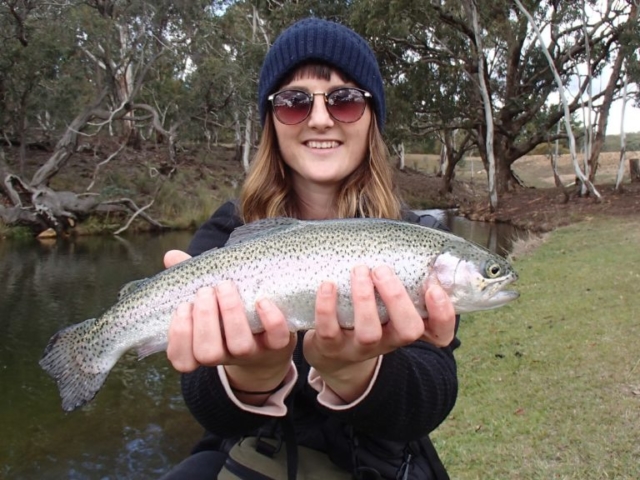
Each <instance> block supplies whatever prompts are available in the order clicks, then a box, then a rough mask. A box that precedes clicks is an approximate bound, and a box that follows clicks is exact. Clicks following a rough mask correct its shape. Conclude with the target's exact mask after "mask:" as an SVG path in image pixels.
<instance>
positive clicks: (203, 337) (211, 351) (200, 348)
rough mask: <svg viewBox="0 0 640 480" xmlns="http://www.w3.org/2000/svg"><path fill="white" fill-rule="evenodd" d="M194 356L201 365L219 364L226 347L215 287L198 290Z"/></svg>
mask: <svg viewBox="0 0 640 480" xmlns="http://www.w3.org/2000/svg"><path fill="white" fill-rule="evenodd" d="M192 315H193V356H194V358H195V361H196V362H198V363H199V364H201V365H218V364H220V363H221V362H222V361H223V360H224V358H225V356H226V349H225V345H224V342H223V337H222V331H221V329H220V319H219V314H218V303H217V300H216V295H215V291H214V289H213V288H210V287H205V288H201V289H200V290H198V292H197V293H196V298H195V299H194V301H193V309H192Z"/></svg>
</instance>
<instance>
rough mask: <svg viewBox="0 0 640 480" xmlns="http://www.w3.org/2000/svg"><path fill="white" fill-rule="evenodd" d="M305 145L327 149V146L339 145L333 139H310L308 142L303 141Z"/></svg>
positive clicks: (334, 146)
mask: <svg viewBox="0 0 640 480" xmlns="http://www.w3.org/2000/svg"><path fill="white" fill-rule="evenodd" d="M305 145H306V146H307V147H309V148H319V149H329V148H337V147H339V146H340V142H336V141H334V140H330V141H325V142H318V141H314V140H310V141H308V142H305Z"/></svg>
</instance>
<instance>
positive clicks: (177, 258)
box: [164, 250, 191, 268]
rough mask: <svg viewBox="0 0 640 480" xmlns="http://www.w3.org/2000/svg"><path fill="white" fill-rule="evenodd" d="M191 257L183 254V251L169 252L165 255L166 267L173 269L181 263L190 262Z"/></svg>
mask: <svg viewBox="0 0 640 480" xmlns="http://www.w3.org/2000/svg"><path fill="white" fill-rule="evenodd" d="M190 258H191V255H189V254H188V253H185V252H183V251H182V250H169V251H168V252H167V253H165V254H164V266H165V267H166V268H169V267H173V266H174V265H177V264H178V263H180V262H184V261H185V260H189V259H190Z"/></svg>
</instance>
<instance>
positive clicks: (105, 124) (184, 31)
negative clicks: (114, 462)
mask: <svg viewBox="0 0 640 480" xmlns="http://www.w3.org/2000/svg"><path fill="white" fill-rule="evenodd" d="M8 4H9V2H5V5H3V6H6V5H8ZM29 4H30V5H32V6H33V8H31V9H30V10H29V11H28V12H27V13H28V14H29V16H28V17H27V16H26V14H25V15H24V16H22V17H21V19H24V20H27V21H25V22H24V28H23V30H24V31H25V32H27V33H29V32H30V31H33V32H36V34H34V35H33V36H34V37H37V38H38V39H39V40H40V41H41V42H42V41H44V40H46V39H47V38H48V37H47V36H46V30H47V28H52V27H50V25H52V24H53V25H55V24H56V21H58V20H59V24H60V27H61V31H63V32H65V33H66V35H60V37H58V38H56V39H55V40H52V41H51V43H52V45H54V46H59V50H57V51H56V52H54V53H55V54H50V55H49V56H48V58H46V57H45V58H42V59H41V60H42V64H43V65H45V66H46V67H47V68H48V70H47V71H52V72H53V73H52V74H51V75H50V76H51V77H52V82H53V83H56V85H57V86H58V87H59V86H60V85H65V82H64V74H65V69H64V68H62V66H64V64H63V63H62V62H61V60H60V58H63V59H64V58H66V57H65V55H63V54H62V53H60V52H63V53H64V52H66V51H67V50H69V51H71V52H72V53H73V55H72V57H73V61H74V62H75V63H74V66H75V67H76V68H77V70H78V71H80V72H82V75H78V76H76V77H73V80H74V83H73V84H71V83H69V84H67V86H68V87H69V89H70V90H71V91H70V92H68V93H67V94H68V95H74V94H75V95H77V97H78V100H77V101H75V102H73V103H72V105H73V106H74V107H75V108H74V109H75V112H74V114H73V115H74V116H72V117H71V118H64V119H63V120H64V121H63V122H60V123H62V124H64V128H61V129H60V130H59V133H58V135H59V139H58V141H57V143H56V146H55V148H54V150H53V152H52V154H51V156H50V157H49V158H48V159H47V161H46V162H45V163H44V164H43V165H42V166H40V168H38V169H37V171H36V172H35V173H34V175H33V177H32V178H31V179H30V180H26V179H25V178H23V177H22V176H21V175H17V174H15V173H13V172H11V171H9V169H8V167H7V165H6V163H5V162H1V163H0V177H1V178H2V183H1V184H0V185H1V186H0V188H1V189H2V193H3V194H4V196H5V199H7V200H8V202H6V203H8V204H9V206H6V205H3V206H2V207H0V217H2V219H3V220H4V221H5V222H6V223H16V222H21V223H27V224H30V225H32V226H34V228H36V229H39V228H43V227H46V226H50V227H53V228H56V230H63V229H65V228H66V227H67V226H69V225H70V224H71V223H73V222H72V221H73V220H76V219H82V218H84V217H86V216H87V215H88V214H90V213H92V212H95V211H100V210H112V209H114V208H122V209H129V210H133V211H134V215H141V216H142V217H143V218H146V219H147V220H148V221H150V222H151V223H152V224H153V225H155V226H156V227H160V226H161V225H160V224H159V223H158V222H156V221H155V220H153V219H152V218H151V217H149V216H148V215H146V214H144V213H143V210H144V208H146V207H143V208H139V207H138V206H137V205H136V203H135V202H134V201H133V200H132V199H129V198H106V199H104V198H101V197H99V196H93V195H85V194H84V193H83V192H58V191H55V190H53V189H52V188H50V187H49V182H50V181H51V179H52V178H53V177H54V176H55V175H56V174H57V173H58V172H59V171H60V170H61V169H62V168H64V167H65V166H66V164H67V162H68V160H69V158H71V156H72V155H73V154H74V152H75V150H76V148H77V145H78V139H79V137H80V136H82V137H91V136H95V135H97V133H98V132H100V131H102V132H107V133H108V134H109V135H111V136H113V137H114V138H118V139H119V141H120V142H122V143H124V142H129V143H133V144H134V145H135V144H137V142H138V141H139V140H140V138H141V137H142V135H143V133H142V132H143V130H146V131H151V132H154V133H155V134H156V135H158V136H160V137H161V138H162V139H163V140H165V139H166V144H167V146H168V148H167V153H168V158H169V163H170V164H171V166H172V168H175V165H176V156H175V146H176V141H177V138H178V136H177V129H178V127H179V125H181V124H182V123H185V122H186V119H185V118H184V116H183V115H182V113H181V112H182V108H181V107H182V106H183V105H182V103H183V99H184V98H186V97H187V95H186V94H185V88H184V82H183V81H182V80H183V77H184V76H185V75H186V73H187V71H188V65H186V64H185V62H186V57H187V56H188V54H189V51H190V48H191V46H192V44H191V42H190V38H189V37H188V34H189V33H193V28H194V27H193V24H194V22H195V20H197V19H198V18H199V17H201V16H204V17H206V16H207V15H210V14H211V11H212V5H213V4H212V3H211V2H204V1H199V2H188V3H187V4H185V5H181V6H182V7H184V8H182V9H181V8H179V7H177V6H176V5H174V4H173V2H169V1H158V2H146V1H144V0H138V1H126V2H125V1H119V0H85V1H80V0H68V1H67V2H65V3H61V4H51V3H49V2H43V1H42V2H39V1H36V0H33V1H31V2H29ZM7 8H9V9H10V8H11V5H9V6H8V7H7ZM16 21H17V20H16ZM16 28H17V27H16ZM38 28H39V29H40V30H38ZM53 30H54V31H55V28H53ZM16 31H18V30H16ZM20 31H22V30H20ZM15 37H16V38H17V39H18V40H19V43H20V44H21V45H23V44H24V39H27V42H28V36H25V35H20V34H16V35H15ZM63 40H64V41H63ZM23 46H24V45H23ZM16 48H17V47H16ZM49 51H50V50H49ZM67 56H71V55H67ZM47 60H48V62H47ZM34 62H36V60H33V59H31V58H30V59H29V61H28V62H23V63H22V64H20V65H21V66H22V68H29V67H31V68H33V65H34ZM61 65H62V66H61ZM43 69H44V67H43ZM34 73H35V75H34V77H35V78H36V80H37V81H36V83H37V86H38V88H40V89H43V90H44V89H45V88H46V85H44V84H43V81H44V80H47V79H48V78H46V77H39V76H38V71H36V72H34ZM16 78H19V76H17V75H15V74H13V75H12V80H14V81H15V79H16ZM43 79H44V80H43ZM5 84H6V82H5ZM150 84H154V85H153V87H154V88H145V86H148V85H150ZM160 87H164V88H160ZM74 90H75V91H74ZM56 91H59V88H58V89H56ZM78 94H82V95H78ZM58 102H59V100H58ZM58 105H60V106H61V108H60V110H62V111H64V106H63V105H61V104H60V103H56V105H55V106H52V111H51V113H50V115H49V117H53V118H54V119H56V120H60V119H61V118H62V115H60V114H59V112H58V111H57V107H58ZM36 113H37V110H36V108H35V107H34V108H33V109H32V110H31V111H28V112H27V115H30V116H31V117H35V116H36ZM47 113H49V112H47ZM118 151H120V149H119V150H117V151H116V152H112V153H111V154H110V155H109V157H108V159H111V158H113V157H114V156H115V155H116V154H117V152H118ZM108 159H107V160H108ZM103 163H104V161H103V162H101V164H103ZM93 184H94V182H93V181H92V182H91V185H93Z"/></svg>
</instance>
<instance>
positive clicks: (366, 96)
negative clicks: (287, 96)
mask: <svg viewBox="0 0 640 480" xmlns="http://www.w3.org/2000/svg"><path fill="white" fill-rule="evenodd" d="M339 90H356V91H358V92H360V93H361V94H362V96H363V97H364V99H365V102H364V108H363V109H362V113H361V114H360V116H359V117H358V118H356V119H355V120H351V121H350V122H345V121H344V120H340V119H338V118H336V117H335V116H334V115H333V114H332V113H331V109H330V108H329V106H331V104H330V103H329V95H331V94H332V93H335V92H337V91H339ZM284 92H298V93H302V94H303V95H305V96H306V97H307V99H308V100H309V109H308V110H307V114H306V115H305V116H304V117H303V118H302V119H301V120H300V121H299V122H295V123H285V122H283V121H282V120H281V119H280V117H278V114H277V112H276V109H275V105H274V104H273V101H274V99H275V97H276V96H278V95H280V94H281V93H284ZM316 95H322V96H323V97H324V103H325V104H327V113H328V114H329V116H330V117H331V118H333V119H334V120H335V121H336V122H340V123H355V122H357V121H358V120H360V119H361V118H362V115H364V111H365V110H366V109H367V101H366V100H367V99H370V98H373V95H371V93H369V92H367V91H366V90H363V89H362V88H358V87H338V88H334V89H333V90H330V91H328V92H306V91H304V90H300V89H298V88H285V89H284V90H279V91H277V92H275V93H272V94H271V95H269V96H268V97H267V100H268V101H269V102H271V109H272V111H273V115H274V116H275V117H276V118H277V119H278V121H279V122H280V123H282V124H283V125H298V124H300V123H302V122H304V121H305V120H306V119H307V118H309V115H311V110H313V102H314V99H315V97H316Z"/></svg>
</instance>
